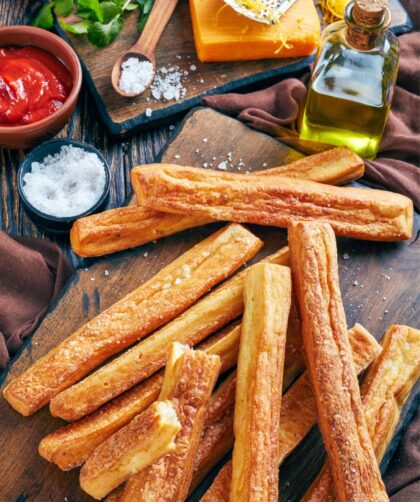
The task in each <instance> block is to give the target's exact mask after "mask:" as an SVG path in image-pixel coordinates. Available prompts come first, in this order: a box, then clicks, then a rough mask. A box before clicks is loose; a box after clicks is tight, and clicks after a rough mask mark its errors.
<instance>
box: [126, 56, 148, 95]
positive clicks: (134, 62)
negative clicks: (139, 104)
mask: <svg viewBox="0 0 420 502" xmlns="http://www.w3.org/2000/svg"><path fill="white" fill-rule="evenodd" d="M153 74H154V66H153V64H152V63H151V62H150V61H140V59H139V58H128V59H127V60H126V61H124V62H123V63H122V64H121V75H120V80H119V82H118V87H119V88H120V89H121V90H122V91H123V92H125V93H126V94H138V93H140V92H143V91H144V90H145V89H146V87H147V86H148V84H149V83H150V82H151V80H152V79H153Z"/></svg>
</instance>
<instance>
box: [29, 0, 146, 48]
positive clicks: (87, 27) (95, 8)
mask: <svg viewBox="0 0 420 502" xmlns="http://www.w3.org/2000/svg"><path fill="white" fill-rule="evenodd" d="M153 4H154V0H77V1H74V0H50V1H49V2H48V3H46V4H45V5H44V6H43V7H42V8H41V10H40V11H39V13H38V15H37V16H36V18H35V20H34V22H33V25H34V26H38V27H39V28H44V29H46V30H50V29H52V28H53V27H54V16H53V10H54V11H55V13H56V14H57V15H58V16H60V17H66V16H69V15H70V14H75V16H77V18H79V20H78V21H77V22H75V23H72V24H66V23H64V22H62V21H59V22H60V26H61V27H62V28H63V29H64V30H66V31H68V32H69V33H72V34H74V35H84V34H86V35H87V38H88V40H89V42H90V43H91V44H93V45H95V46H96V47H105V46H107V45H109V44H111V43H112V42H113V41H114V40H115V39H116V38H117V37H118V35H119V34H120V33H121V30H122V29H123V26H124V14H125V12H128V11H132V10H138V11H139V22H138V24H137V28H138V30H139V32H140V33H141V32H142V31H143V29H144V27H145V25H146V22H147V18H148V17H149V14H150V11H151V10H152V7H153Z"/></svg>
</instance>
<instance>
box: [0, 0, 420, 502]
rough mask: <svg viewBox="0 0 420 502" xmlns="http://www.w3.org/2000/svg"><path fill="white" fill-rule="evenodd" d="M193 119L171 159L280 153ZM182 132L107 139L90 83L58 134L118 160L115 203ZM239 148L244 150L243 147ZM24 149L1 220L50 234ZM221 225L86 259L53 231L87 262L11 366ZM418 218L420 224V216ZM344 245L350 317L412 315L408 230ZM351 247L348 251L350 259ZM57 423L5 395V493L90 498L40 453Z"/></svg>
mask: <svg viewBox="0 0 420 502" xmlns="http://www.w3.org/2000/svg"><path fill="white" fill-rule="evenodd" d="M37 5H38V4H37V2H29V1H28V0H17V1H15V2H13V8H11V6H12V3H11V2H9V1H6V0H0V19H1V24H22V23H28V22H29V21H30V19H31V16H32V10H33V9H36V7H37ZM192 120H196V118H193V119H192ZM192 126H194V130H195V131H198V136H195V140H196V141H198V146H197V148H199V149H200V152H199V153H198V154H195V149H197V148H195V149H194V147H193V142H192V141H191V139H190V138H188V139H187V140H183V137H182V135H179V136H178V137H177V142H176V143H175V144H174V145H173V146H172V148H171V149H169V150H168V151H167V154H166V155H167V157H166V158H167V159H168V160H171V161H176V162H179V163H182V162H185V163H191V164H196V165H201V164H202V163H203V162H209V163H210V162H212V157H213V156H219V157H220V159H222V157H223V156H224V155H225V154H227V152H229V151H232V152H234V151H235V147H236V148H237V150H238V152H239V149H240V150H241V154H239V153H238V156H237V157H235V159H238V158H239V156H240V157H241V158H243V159H244V161H245V164H246V167H252V168H258V167H261V163H264V162H267V163H268V165H270V163H271V165H273V164H276V163H279V162H278V161H279V160H280V159H279V155H281V154H280V153H278V154H276V153H275V152H276V151H277V152H280V150H279V148H280V146H279V145H278V143H275V142H273V141H272V140H269V139H268V138H266V137H265V136H259V135H258V136H256V137H258V138H260V140H259V141H258V146H257V149H256V150H255V151H254V149H253V147H252V145H251V142H250V141H248V138H247V136H246V134H248V133H249V131H248V130H246V129H244V128H243V126H240V125H239V124H236V123H235V131H236V135H235V134H234V129H233V128H232V126H231V125H229V126H228V132H227V133H225V132H224V130H222V129H221V128H220V127H218V123H217V122H212V121H205V123H204V124H202V125H201V124H194V122H192V121H190V122H188V123H187V126H186V127H188V128H191V127H192ZM204 127H209V128H210V129H209V131H205V130H204V129H203V128H204ZM236 127H237V128H238V129H236ZM189 130H190V129H189ZM176 134H177V132H176V131H175V130H172V129H169V127H165V128H161V129H159V130H154V131H151V132H145V133H142V134H140V135H138V136H136V137H134V138H131V139H129V140H125V141H115V142H114V141H111V140H110V139H109V137H108V136H107V135H106V134H105V133H104V130H103V125H102V124H101V122H100V121H98V112H97V109H96V107H95V105H94V102H93V100H92V97H91V96H90V95H89V94H88V93H87V92H86V90H85V89H84V90H83V92H82V93H81V97H80V100H79V104H78V107H77V109H76V111H75V113H74V115H73V117H72V120H71V121H70V122H69V124H68V125H67V127H66V128H65V129H64V130H63V131H62V132H61V133H60V136H62V137H71V138H75V139H81V140H84V141H87V142H89V143H92V144H93V145H95V146H96V147H97V148H99V149H100V150H101V151H103V153H104V155H105V157H106V158H107V160H108V161H109V163H110V165H111V169H112V188H111V198H110V202H109V205H110V206H116V205H121V204H122V203H123V201H124V200H125V199H126V197H127V196H128V195H129V194H130V185H129V172H130V169H131V167H132V166H133V165H136V164H139V163H147V162H152V161H153V160H154V159H155V158H156V157H157V155H158V154H159V152H160V151H161V149H162V147H163V145H164V144H165V142H166V141H167V140H168V139H169V138H170V137H172V136H175V135H176ZM255 134H256V133H255ZM206 136H208V138H209V141H208V143H206V144H205V148H203V145H204V143H203V141H202V139H204V137H206ZM261 138H264V140H262V139H261ZM262 141H264V143H263V142H262ZM265 141H268V143H265ZM268 145H270V146H268ZM260 148H262V150H260ZM243 151H246V152H247V153H246V155H247V157H245V155H244V154H243V153H242V152H243ZM255 153H256V154H257V156H256V155H255ZM175 154H177V155H180V159H175V157H174V156H175ZM235 155H237V154H236V153H235ZM248 155H250V157H248ZM23 157H24V152H10V151H6V150H1V151H0V163H1V168H0V177H1V178H0V194H1V204H0V215H1V220H0V221H1V228H2V229H3V230H5V231H6V232H8V233H10V234H12V235H33V236H36V237H47V238H50V237H51V236H48V235H46V234H44V233H43V232H42V231H41V230H40V229H38V228H37V227H36V226H35V225H33V224H32V223H31V221H30V220H29V219H28V217H27V216H26V214H25V213H24V212H23V208H22V207H21V205H20V203H19V199H18V195H17V190H16V172H17V167H18V165H19V162H20V161H21V160H22V159H23ZM222 160H224V159H222ZM289 160H291V159H289ZM217 227H218V225H210V226H207V227H203V228H199V229H195V230H191V231H186V232H183V233H182V234H180V235H178V236H173V237H169V238H167V239H164V240H162V241H159V242H158V243H157V244H149V245H146V246H143V247H141V248H138V249H136V250H132V251H127V252H124V253H120V254H117V255H114V256H110V257H107V258H104V259H101V260H83V261H80V260H79V259H78V258H77V257H76V256H75V255H74V254H73V253H72V252H71V250H70V248H69V244H68V240H67V239H66V238H63V237H59V238H56V237H54V238H53V240H54V241H55V242H56V243H57V244H58V245H59V246H60V247H61V248H62V249H63V250H64V251H65V253H66V254H67V256H68V257H69V259H70V260H71V262H72V263H73V265H75V266H76V265H77V266H80V267H81V268H80V269H79V271H78V272H77V274H76V275H75V276H74V278H73V280H72V282H71V284H70V285H69V288H70V289H69V290H68V292H67V293H64V294H63V297H62V301H61V300H60V301H59V302H58V304H57V306H52V308H51V313H50V315H49V316H48V318H47V319H46V320H45V322H44V324H43V325H42V327H41V328H40V330H39V331H38V333H37V334H36V335H35V337H34V338H33V341H32V343H30V344H28V345H27V346H26V348H25V349H24V351H23V353H22V358H21V359H20V360H19V361H18V362H17V363H16V364H15V366H14V367H13V369H12V373H11V375H13V374H16V373H18V372H19V371H21V370H22V369H23V368H24V367H25V366H27V365H28V364H29V363H30V362H31V361H32V360H35V359H36V358H38V357H40V356H41V355H42V354H43V353H45V352H46V351H47V350H48V349H49V348H51V347H52V346H53V345H55V344H56V343H58V342H59V341H60V340H61V339H62V338H64V337H65V336H67V335H69V334H70V333H71V332H72V331H73V330H74V329H75V328H77V327H78V326H80V324H82V323H83V322H85V321H86V320H87V319H89V318H91V317H93V316H94V315H95V314H96V313H97V312H98V311H99V310H100V309H103V308H106V307H107V306H108V305H110V304H111V303H112V302H113V301H115V300H116V299H118V298H120V297H121V295H123V294H125V293H126V292H127V291H129V290H131V289H133V288H134V287H135V286H136V285H138V284H139V283H141V281H142V280H144V279H145V278H146V277H149V276H150V275H151V274H153V273H154V272H156V271H157V270H159V269H160V268H161V267H162V266H163V265H164V264H166V263H168V262H169V261H170V260H171V259H173V257H174V256H176V255H179V254H180V253H182V252H183V250H185V249H187V248H188V247H190V246H191V245H192V244H193V243H194V242H197V240H199V239H201V238H203V237H205V236H206V235H208V234H209V233H210V232H211V231H213V230H215V229H216V228H217ZM416 228H417V229H418V222H417V226H416ZM253 230H254V231H256V233H258V235H260V236H261V237H262V238H263V239H264V240H265V241H266V246H265V249H264V251H263V252H264V253H268V252H270V251H273V250H274V249H276V248H277V247H278V246H281V245H283V244H284V243H285V241H286V237H285V233H284V232H283V231H281V230H270V229H263V228H255V227H253ZM339 250H340V252H339V253H340V274H341V286H342V291H343V298H344V300H345V303H346V312H347V319H348V324H349V325H352V324H353V323H354V322H356V321H358V322H361V323H362V324H364V325H365V326H366V328H368V329H370V330H371V331H372V333H373V334H375V336H377V337H378V338H380V337H381V336H382V334H383V332H384V330H385V328H386V327H387V326H388V325H389V324H391V323H393V322H399V323H408V324H412V325H415V324H416V322H417V321H418V315H417V312H416V301H417V300H418V297H419V281H418V272H417V264H418V259H419V255H420V246H419V243H418V241H417V242H414V239H412V240H411V241H410V242H406V243H398V244H379V243H367V242H360V241H353V240H350V239H340V240H339ZM145 253H147V256H145ZM347 254H348V256H349V258H348V259H344V258H343V257H344V256H347ZM122 263H124V265H122ZM85 268H86V269H87V270H85ZM105 270H108V271H109V276H105V275H104V271H105ZM92 279H93V280H92ZM59 424H60V422H59V421H57V420H53V419H52V418H51V417H50V416H49V414H48V412H47V411H46V410H42V411H41V412H39V413H37V414H36V415H35V416H34V417H31V418H27V419H24V418H22V417H21V416H20V415H18V414H17V413H15V412H14V411H13V410H12V409H11V408H10V407H9V406H8V405H7V404H6V403H5V402H4V400H3V399H2V398H0V466H1V468H2V480H1V483H0V502H3V501H4V502H14V501H19V502H23V501H36V502H44V501H45V502H47V501H54V502H56V501H63V500H67V501H68V502H79V501H80V502H82V501H84V500H91V499H90V498H89V497H87V496H85V495H83V494H82V492H81V491H80V489H79V485H78V475H77V471H74V472H70V473H62V472H61V471H59V469H58V468H56V467H55V466H53V465H51V464H49V463H48V462H46V461H44V460H42V459H41V458H40V457H39V456H38V454H37V445H38V442H39V440H40V438H41V437H42V436H43V435H44V434H46V433H48V432H49V431H51V430H53V429H55V428H56V427H57V426H59ZM322 455H323V453H322V444H321V442H320V440H319V436H318V435H317V434H316V433H313V434H312V435H311V437H310V438H309V439H308V440H307V441H305V443H304V444H303V445H302V447H301V448H299V451H298V452H297V454H294V455H292V456H291V457H290V459H289V460H288V461H287V462H286V464H285V465H284V468H283V469H282V472H281V478H282V490H281V493H282V500H283V501H286V500H290V501H295V500H298V498H299V495H300V494H301V493H302V491H303V490H304V488H305V487H306V486H307V484H308V483H309V482H310V480H311V477H312V476H313V474H314V472H315V471H316V466H318V465H319V463H320V459H321V458H322Z"/></svg>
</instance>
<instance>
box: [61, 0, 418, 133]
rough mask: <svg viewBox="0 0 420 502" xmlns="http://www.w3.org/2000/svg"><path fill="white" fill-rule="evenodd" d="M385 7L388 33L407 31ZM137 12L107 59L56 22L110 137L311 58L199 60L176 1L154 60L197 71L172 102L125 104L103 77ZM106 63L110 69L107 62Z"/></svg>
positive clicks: (288, 72) (127, 43)
mask: <svg viewBox="0 0 420 502" xmlns="http://www.w3.org/2000/svg"><path fill="white" fill-rule="evenodd" d="M389 8H390V10H391V14H392V25H391V26H392V30H393V32H394V33H396V34H397V35H399V34H402V33H406V32H408V31H410V30H411V29H412V23H411V20H410V18H409V16H408V14H407V12H406V10H405V9H404V8H403V6H402V5H401V3H400V1H399V0H389ZM136 15H137V14H136V13H132V14H131V15H129V16H127V20H126V26H125V28H124V30H123V32H122V33H121V35H120V37H119V38H118V39H117V40H116V41H115V42H114V43H113V44H112V46H110V47H108V48H106V49H102V51H104V50H105V51H107V52H106V58H102V59H101V58H98V54H99V53H98V51H100V50H101V49H96V48H95V47H93V46H91V45H90V44H89V43H88V42H87V41H86V39H85V37H77V36H74V35H70V34H68V33H67V32H65V31H64V30H62V29H61V28H60V25H59V24H58V23H57V24H56V29H57V32H58V33H59V35H60V36H62V37H63V38H65V39H66V40H67V41H68V42H70V43H71V44H72V45H73V46H74V48H75V49H76V51H77V52H78V54H79V57H80V59H81V63H82V67H83V72H84V77H85V81H86V82H87V84H88V86H89V89H90V91H91V92H92V95H93V97H94V100H95V103H96V105H97V110H98V113H99V115H100V117H101V118H102V120H103V122H104V124H105V127H106V129H107V130H108V132H109V134H111V135H113V136H120V135H121V136H124V135H127V134H132V133H135V132H138V131H141V130H144V129H150V128H153V127H156V126H158V125H162V124H165V123H168V122H169V121H171V120H172V121H173V120H174V119H176V118H178V117H179V116H180V115H181V114H183V113H184V112H186V111H187V110H189V109H190V108H192V107H194V106H196V105H198V104H199V103H200V102H201V99H202V97H203V96H204V95H210V94H222V93H226V92H233V91H234V92H237V91H242V90H251V89H255V88H259V87H262V86H265V85H269V84H270V83H274V82H277V81H278V80H280V79H283V78H288V77H292V76H300V75H301V74H302V73H303V72H304V71H305V70H307V69H308V67H309V65H310V64H311V63H312V62H313V60H314V56H309V57H303V58H288V59H278V60H263V61H244V62H234V63H232V62H228V63H204V64H203V63H200V62H199V61H198V60H197V57H196V53H195V47H194V42H193V38H192V30H191V20H190V13H189V7H188V2H187V0H181V1H180V5H179V6H178V7H177V8H176V10H175V13H174V15H173V17H172V19H171V20H170V22H169V24H168V26H167V28H166V30H165V32H164V34H163V36H162V38H161V41H160V45H159V47H158V49H157V54H156V60H157V61H158V62H160V63H159V66H165V65H173V64H179V65H180V66H181V69H182V70H188V69H189V67H190V65H191V64H194V65H195V66H196V67H197V71H195V72H194V73H190V75H189V76H188V79H192V82H191V83H188V84H187V87H188V92H187V95H186V96H185V98H182V99H181V100H180V101H177V102H173V101H169V102H166V103H161V102H156V101H154V100H150V102H146V101H145V100H144V98H137V99H136V100H134V101H130V102H128V104H127V100H126V99H125V98H120V97H119V96H117V95H116V93H115V92H114V91H113V90H112V88H111V83H110V80H109V89H108V87H107V79H108V74H109V76H110V74H111V67H112V63H113V61H114V60H115V59H116V58H117V56H118V55H119V54H120V53H121V52H123V51H124V50H126V49H128V48H129V47H131V46H132V44H133V42H134V41H135V39H136V37H137V35H136V27H135V25H136ZM103 54H105V53H103ZM177 56H181V59H176V58H177ZM108 64H109V68H108V67H106V65H108ZM104 65H105V66H104ZM92 69H93V72H92ZM199 76H200V78H201V77H202V78H203V80H204V83H200V79H199V78H198V77H199ZM133 108H134V111H135V113H133ZM146 108H151V109H152V110H153V113H152V115H151V116H150V117H147V116H146V114H145V110H146Z"/></svg>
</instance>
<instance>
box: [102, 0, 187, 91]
mask: <svg viewBox="0 0 420 502" xmlns="http://www.w3.org/2000/svg"><path fill="white" fill-rule="evenodd" d="M177 3H178V0H155V3H154V5H153V8H152V11H151V12H150V14H149V19H148V20H147V23H146V26H145V27H144V30H143V32H142V34H141V35H140V38H139V39H138V41H137V42H136V43H135V44H134V45H133V47H131V49H129V50H128V51H126V52H124V53H123V54H122V55H121V56H120V57H119V58H118V59H117V61H115V63H114V66H113V67H112V74H111V81H112V86H113V88H114V89H115V91H116V92H117V93H118V94H119V95H120V96H124V97H126V98H132V97H135V96H138V95H140V94H142V93H143V92H144V91H145V90H146V89H147V88H148V87H150V84H151V83H152V82H153V79H154V76H155V70H156V62H155V49H156V46H157V44H158V42H159V39H160V36H161V35H162V32H163V30H164V29H165V26H166V25H167V23H168V21H169V19H170V17H171V16H172V13H173V11H174V10H175V7H176V5H177ZM128 58H137V59H139V60H140V61H149V62H150V63H152V65H153V73H152V76H151V78H150V81H149V82H148V83H147V84H146V86H145V87H144V89H142V90H141V91H140V92H135V93H130V94H129V93H126V92H124V91H123V90H121V89H120V87H119V82H120V76H121V65H122V64H123V63H124V62H125V61H126V60H127V59H128Z"/></svg>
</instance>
